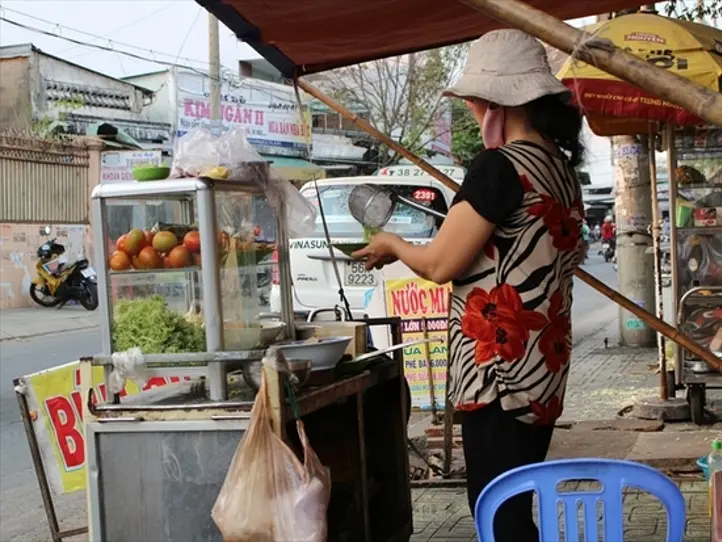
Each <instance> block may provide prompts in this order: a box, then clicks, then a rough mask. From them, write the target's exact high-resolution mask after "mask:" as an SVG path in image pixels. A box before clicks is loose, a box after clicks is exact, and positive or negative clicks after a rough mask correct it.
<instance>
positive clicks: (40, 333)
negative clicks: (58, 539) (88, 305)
mask: <svg viewBox="0 0 722 542" xmlns="http://www.w3.org/2000/svg"><path fill="white" fill-rule="evenodd" d="M96 327H100V324H88V325H84V326H74V327H70V328H66V329H58V330H53V331H38V332H30V333H26V334H23V335H12V336H7V337H4V336H3V337H0V343H4V342H9V341H21V340H24V339H33V338H35V337H47V336H53V335H58V334H60V333H73V332H75V331H87V330H89V329H94V328H96Z"/></svg>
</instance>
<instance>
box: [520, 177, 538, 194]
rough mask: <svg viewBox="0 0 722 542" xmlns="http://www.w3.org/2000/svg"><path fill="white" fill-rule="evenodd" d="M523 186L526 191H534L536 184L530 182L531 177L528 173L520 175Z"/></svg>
mask: <svg viewBox="0 0 722 542" xmlns="http://www.w3.org/2000/svg"><path fill="white" fill-rule="evenodd" d="M519 180H520V181H521V186H522V188H523V189H524V192H534V186H533V185H532V184H531V183H530V182H529V178H528V177H527V176H526V175H519Z"/></svg>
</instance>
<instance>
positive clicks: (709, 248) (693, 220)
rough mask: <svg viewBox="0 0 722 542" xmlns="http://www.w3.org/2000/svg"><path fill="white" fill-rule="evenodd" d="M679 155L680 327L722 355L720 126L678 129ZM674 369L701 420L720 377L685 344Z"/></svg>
mask: <svg viewBox="0 0 722 542" xmlns="http://www.w3.org/2000/svg"><path fill="white" fill-rule="evenodd" d="M675 154H676V159H677V164H676V168H675V170H674V172H673V176H672V180H673V185H672V186H673V190H671V193H670V195H671V197H672V201H671V204H672V209H673V210H674V213H673V215H672V221H673V227H672V234H673V242H672V245H673V247H674V251H675V252H674V254H673V260H674V261H675V262H676V266H675V267H676V269H675V280H674V284H673V288H674V299H675V303H676V306H677V311H676V312H677V326H678V329H680V330H681V331H683V332H684V333H685V335H687V336H689V337H691V338H692V339H694V340H695V341H697V342H698V343H699V344H701V345H703V346H705V347H707V348H709V349H710V350H712V352H713V353H715V354H716V355H718V356H720V357H722V318H721V317H720V315H722V130H719V129H697V130H685V131H678V132H677V135H676V138H675ZM676 369H677V371H678V374H681V383H682V384H684V385H685V386H687V388H688V394H687V396H688V399H689V402H690V410H691V414H692V420H693V421H694V422H695V423H702V421H703V417H704V405H705V395H706V391H705V389H706V387H715V388H716V387H722V375H720V373H719V372H717V371H716V370H714V369H713V368H712V367H710V366H708V364H707V363H705V362H703V361H701V360H699V359H697V358H696V356H694V355H693V354H691V353H690V352H688V351H686V350H685V349H683V348H678V350H677V365H676Z"/></svg>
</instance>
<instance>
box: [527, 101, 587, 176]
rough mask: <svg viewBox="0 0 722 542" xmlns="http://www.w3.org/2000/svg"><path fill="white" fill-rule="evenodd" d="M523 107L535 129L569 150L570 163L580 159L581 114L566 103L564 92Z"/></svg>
mask: <svg viewBox="0 0 722 542" xmlns="http://www.w3.org/2000/svg"><path fill="white" fill-rule="evenodd" d="M524 110H525V112H526V115H527V119H528V122H529V124H530V125H531V127H532V128H533V129H534V130H535V131H537V132H539V134H540V135H541V136H542V137H544V138H545V139H548V140H549V141H552V142H553V143H555V144H556V145H557V146H558V147H559V148H561V149H562V150H564V151H566V152H567V153H568V155H569V162H570V164H571V165H572V167H577V166H578V165H580V164H581V163H582V161H583V159H584V145H583V144H582V141H581V132H582V115H581V112H580V111H579V109H578V108H577V107H576V106H574V105H572V104H570V103H567V102H566V98H565V97H564V96H562V95H559V94H555V95H550V96H542V97H541V98H537V99H536V100H534V101H533V102H529V103H528V104H526V105H524Z"/></svg>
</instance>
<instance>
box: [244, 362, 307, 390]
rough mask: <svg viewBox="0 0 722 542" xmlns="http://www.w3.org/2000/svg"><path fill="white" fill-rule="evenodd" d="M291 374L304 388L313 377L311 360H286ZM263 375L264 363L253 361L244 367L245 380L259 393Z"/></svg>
mask: <svg viewBox="0 0 722 542" xmlns="http://www.w3.org/2000/svg"><path fill="white" fill-rule="evenodd" d="M286 361H287V362H288V366H289V367H290V368H291V372H292V373H293V374H294V375H295V376H296V378H298V387H299V388H300V387H303V386H304V384H306V382H307V381H308V377H309V376H310V375H311V361H310V360H297V359H289V360H286ZM262 373H263V363H262V362H261V361H251V362H249V363H246V364H244V365H243V380H244V381H245V383H246V384H247V385H248V387H250V388H252V389H254V390H256V391H258V389H259V388H260V387H261V374H262Z"/></svg>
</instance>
